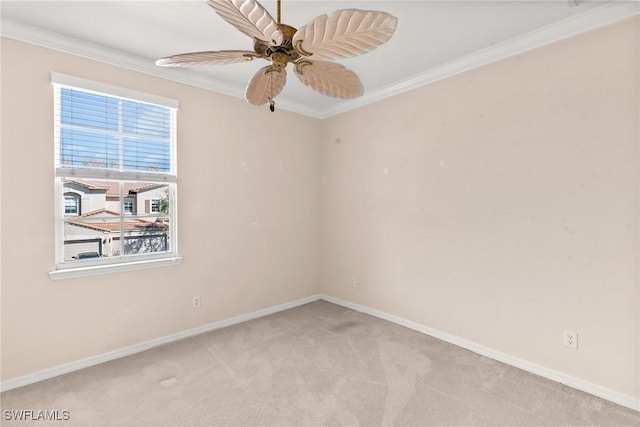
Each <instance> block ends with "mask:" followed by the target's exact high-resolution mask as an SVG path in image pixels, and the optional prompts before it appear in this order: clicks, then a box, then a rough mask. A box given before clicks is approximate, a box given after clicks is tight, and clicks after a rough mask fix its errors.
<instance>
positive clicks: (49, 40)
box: [0, 0, 639, 117]
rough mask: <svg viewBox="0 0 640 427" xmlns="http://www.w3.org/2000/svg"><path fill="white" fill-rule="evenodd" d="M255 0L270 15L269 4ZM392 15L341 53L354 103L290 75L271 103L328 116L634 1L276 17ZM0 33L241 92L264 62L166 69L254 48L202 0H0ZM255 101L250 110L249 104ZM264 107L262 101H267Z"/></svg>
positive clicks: (613, 16)
mask: <svg viewBox="0 0 640 427" xmlns="http://www.w3.org/2000/svg"><path fill="white" fill-rule="evenodd" d="M261 3H262V5H263V6H264V7H265V8H266V9H267V10H268V11H269V12H270V13H271V14H272V15H273V16H275V15H276V11H275V10H276V2H275V1H274V0H268V1H267V0H264V1H262V2H261ZM346 8H357V9H375V10H383V11H386V12H389V13H391V14H393V15H395V16H397V17H398V29H397V31H396V34H395V35H394V37H393V38H392V39H391V41H390V42H388V43H387V44H385V45H383V46H381V47H380V48H378V49H377V50H374V51H373V52H370V53H367V54H365V55H362V56H359V57H355V58H349V59H345V60H341V61H339V62H341V63H342V64H343V65H345V66H346V67H347V68H350V69H351V70H353V71H355V72H356V73H357V74H358V75H359V76H360V78H361V80H362V83H363V85H364V88H365V95H364V96H363V97H362V98H359V99H357V100H349V101H343V100H339V99H334V98H328V97H325V96H323V95H320V94H317V93H314V92H312V91H311V90H310V89H308V88H306V87H304V86H303V85H302V84H301V83H300V82H298V81H297V79H296V78H295V77H294V73H291V72H290V73H289V78H288V82H287V85H286V87H285V89H284V90H283V91H282V93H281V94H280V96H279V97H278V98H277V99H276V101H277V107H278V108H283V109H286V110H292V111H298V112H300V113H303V114H308V115H311V116H315V117H327V116H329V115H332V114H336V113H338V112H342V111H346V110H348V109H351V108H355V107H357V106H360V105H363V104H366V103H369V102H373V101H375V100H378V99H381V98H384V97H386V96H390V95H393V94H395V93H399V92H402V91H404V90H408V89H411V88H413V87H416V86H420V85H422V84H426V83H429V82H431V81H434V80H437V79H439V78H443V77H446V76H448V75H451V74H455V73H458V72H461V71H465V70H467V69H470V68H474V67H476V66H479V65H483V64H485V63H488V62H491V61H494V60H496V59H499V58H501V57H505V56H509V55H513V54H516V53H519V52H522V51H524V50H527V49H531V48H533V47H537V46H540V45H543V44H546V43H549V42H552V41H555V40H558V39H562V38H565V37H568V36H571V35H574V34H577V33H579V32H583V31H586V30H588V29H590V28H593V27H597V26H600V25H603V24H605V23H608V22H612V21H615V20H619V19H621V18H624V17H626V16H629V15H631V14H634V13H637V12H638V10H639V4H638V3H637V2H635V1H614V2H606V1H585V0H554V1H541V0H534V1H516V0H512V1H484V0H473V1H452V0H450V1H363V0H354V1H330V0H329V1H327V0H325V1H308V0H295V1H294V0H283V1H282V21H283V22H284V23H287V24H289V25H292V26H294V27H297V28H298V27H300V26H302V25H303V24H305V23H307V22H308V21H310V20H311V19H313V18H314V17H316V16H318V15H321V14H324V13H328V12H331V11H333V10H338V9H346ZM0 12H1V16H2V27H1V32H2V35H3V36H5V37H9V38H13V39H17V40H22V41H27V42H30V43H35V44H38V45H43V46H47V47H52V48H55V49H59V50H62V51H66V52H70V53H74V54H80V55H82V56H86V57H89V58H92V59H97V60H101V61H105V62H108V63H113V64H116V65H120V66H125V67H128V68H132V69H137V70H139V71H142V72H146V73H149V74H155V75H162V76H164V77H167V78H170V79H173V80H178V81H183V82H186V83H189V84H194V85H198V86H201V87H205V88H207V89H211V90H215V91H218V92H221V93H225V94H228V95H232V96H237V97H242V96H243V93H244V87H245V85H246V82H247V81H248V79H249V78H250V77H251V76H252V75H253V74H254V73H255V72H256V71H257V70H258V69H259V68H261V67H263V66H264V65H266V64H265V63H264V61H262V60H256V61H251V62H246V63H240V64H232V65H225V66H219V67H210V68H205V69H202V68H200V69H188V70H187V69H165V68H159V67H156V66H155V65H154V62H155V60H156V59H157V58H160V57H162V56H167V55H173V54H177V53H186V52H196V51H204V50H227V49H240V50H252V41H251V40H250V39H249V38H247V37H246V36H244V35H243V34H242V33H240V32H239V31H237V30H236V29H235V28H233V27H232V26H231V25H229V24H228V23H227V22H225V21H224V20H223V19H222V18H221V17H219V16H218V15H217V14H216V13H215V12H214V11H213V9H211V8H210V7H209V6H208V5H207V4H206V3H205V2H204V0H197V1H194V0H180V1H162V0H157V1H108V2H105V1H24V0H21V1H9V0H2V2H1V9H0ZM256 108H258V107H256ZM265 108H266V107H265Z"/></svg>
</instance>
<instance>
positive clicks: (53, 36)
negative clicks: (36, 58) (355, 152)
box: [0, 18, 322, 118]
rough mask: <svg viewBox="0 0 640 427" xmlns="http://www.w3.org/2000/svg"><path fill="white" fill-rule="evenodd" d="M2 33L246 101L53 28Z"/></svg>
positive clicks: (283, 104) (8, 27) (305, 111)
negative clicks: (49, 29) (53, 30)
mask: <svg viewBox="0 0 640 427" xmlns="http://www.w3.org/2000/svg"><path fill="white" fill-rule="evenodd" d="M0 23H1V24H0V36H2V37H4V38H7V39H12V40H16V41H19V42H24V43H29V44H32V45H35V46H40V47H44V48H48V49H53V50H56V51H59V52H63V53H68V54H70V55H74V56H78V57H81V58H85V59H90V60H93V61H97V62H103V63H105V64H109V65H115V66H116V67H120V68H124V69H127V70H131V71H136V72H139V73H143V74H147V75H150V76H154V77H160V78H162V79H166V80H171V81H174V82H178V83H183V84H186V85H189V86H194V87H197V88H200V89H205V90H209V91H212V92H216V93H220V94H222V95H227V96H231V97H234V98H240V99H243V100H244V90H241V89H238V88H236V87H233V86H231V85H229V84H226V83H224V82H220V81H217V80H215V79H212V78H211V77H207V76H206V75H203V74H199V73H193V72H190V71H189V70H185V69H180V68H162V67H158V66H156V65H155V61H154V60H152V59H149V58H142V57H139V56H136V55H132V54H129V53H126V52H122V51H119V50H116V49H112V48H108V47H105V46H102V45H98V44H95V43H91V42H87V41H85V40H80V39H77V38H73V37H69V36H65V35H62V34H59V33H55V32H52V31H47V30H43V29H41V28H37V27H34V26H30V25H26V24H23V23H21V22H17V21H14V20H10V19H4V18H3V19H1V20H0ZM278 109H279V110H285V111H291V112H294V113H298V114H302V115H306V116H310V117H315V118H321V116H322V112H321V111H318V110H316V109H313V108H310V107H308V106H306V105H303V104H300V103H297V102H293V101H290V100H286V99H278Z"/></svg>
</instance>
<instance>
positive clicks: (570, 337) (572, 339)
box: [563, 331, 578, 350]
mask: <svg viewBox="0 0 640 427" xmlns="http://www.w3.org/2000/svg"><path fill="white" fill-rule="evenodd" d="M563 343H564V346H565V347H569V348H573V349H575V350H577V349H578V333H577V332H571V331H564V340H563Z"/></svg>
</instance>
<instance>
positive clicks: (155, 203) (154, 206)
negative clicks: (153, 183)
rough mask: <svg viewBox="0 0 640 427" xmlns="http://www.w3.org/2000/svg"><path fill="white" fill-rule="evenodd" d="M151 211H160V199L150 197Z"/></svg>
mask: <svg viewBox="0 0 640 427" xmlns="http://www.w3.org/2000/svg"><path fill="white" fill-rule="evenodd" d="M151 213H160V199H151Z"/></svg>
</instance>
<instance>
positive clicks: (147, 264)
mask: <svg viewBox="0 0 640 427" xmlns="http://www.w3.org/2000/svg"><path fill="white" fill-rule="evenodd" d="M181 262H182V257H172V258H162V259H154V260H146V261H133V262H122V263H118V264H108V265H92V266H88V267H73V268H64V269H59V270H55V271H51V272H49V277H51V278H52V279H53V280H63V279H74V278H76V277H87V276H98V275H103V274H111V273H123V272H127V271H137V270H146V269H149V268H157V267H169V266H172V265H178V264H180V263H181Z"/></svg>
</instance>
